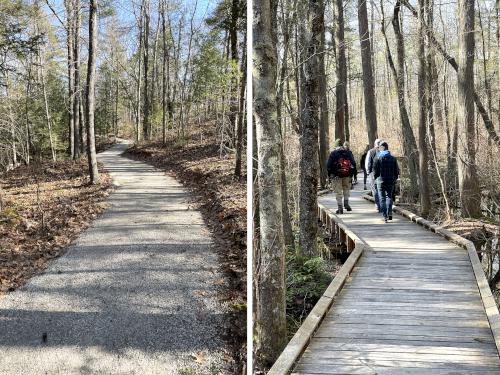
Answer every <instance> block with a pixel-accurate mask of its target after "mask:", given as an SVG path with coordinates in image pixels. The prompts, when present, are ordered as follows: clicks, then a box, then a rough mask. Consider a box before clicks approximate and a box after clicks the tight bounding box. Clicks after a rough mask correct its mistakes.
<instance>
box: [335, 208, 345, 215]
mask: <svg viewBox="0 0 500 375" xmlns="http://www.w3.org/2000/svg"><path fill="white" fill-rule="evenodd" d="M335 213H336V214H340V215H342V214H343V213H344V209H343V208H342V206H339V208H338V209H337V211H335Z"/></svg>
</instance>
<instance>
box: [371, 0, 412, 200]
mask: <svg viewBox="0 0 500 375" xmlns="http://www.w3.org/2000/svg"><path fill="white" fill-rule="evenodd" d="M380 7H381V10H382V15H383V14H384V7H383V2H382V1H381V2H380ZM400 10H401V4H400V2H399V1H396V4H395V5H394V14H393V16H392V26H393V29H394V34H395V36H396V43H397V44H396V46H397V64H398V67H397V69H396V66H395V64H394V60H393V58H392V54H391V50H390V48H389V42H388V40H387V36H386V32H385V24H384V23H383V21H382V34H383V35H384V39H385V45H386V49H387V55H388V63H389V67H390V68H391V70H392V75H393V78H394V84H395V86H396V92H397V96H398V106H399V116H400V120H401V134H402V137H403V144H402V146H403V154H404V155H405V157H406V161H407V166H408V173H409V176H410V185H409V191H408V198H409V200H410V201H414V200H415V199H416V198H417V196H418V191H419V189H418V178H419V174H420V172H419V167H418V151H417V142H416V140H415V136H414V134H413V129H412V127H411V123H410V117H409V115H408V111H407V108H406V100H405V48H404V39H403V34H402V32H401V25H400V20H399V14H400Z"/></svg>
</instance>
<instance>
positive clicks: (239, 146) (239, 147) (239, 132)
mask: <svg viewBox="0 0 500 375" xmlns="http://www.w3.org/2000/svg"><path fill="white" fill-rule="evenodd" d="M246 42H247V37H246V33H245V39H244V42H243V58H242V63H241V71H242V77H241V82H240V103H239V110H238V119H237V122H236V161H235V166H234V175H235V176H236V177H240V176H241V159H242V153H243V125H244V121H245V119H244V117H245V116H244V115H245V89H246V86H247V71H246V64H247V52H246Z"/></svg>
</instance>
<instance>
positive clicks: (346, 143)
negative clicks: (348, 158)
mask: <svg viewBox="0 0 500 375" xmlns="http://www.w3.org/2000/svg"><path fill="white" fill-rule="evenodd" d="M349 147H350V144H349V141H345V142H344V148H345V149H346V150H349Z"/></svg>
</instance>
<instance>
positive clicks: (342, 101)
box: [335, 0, 349, 142]
mask: <svg viewBox="0 0 500 375" xmlns="http://www.w3.org/2000/svg"><path fill="white" fill-rule="evenodd" d="M335 6H336V8H335V10H336V12H337V25H336V39H337V40H336V42H337V48H338V55H337V69H336V73H337V83H336V86H335V98H336V105H335V138H338V139H340V140H341V141H342V142H343V141H344V140H345V128H346V127H347V126H348V122H349V118H348V116H347V64H346V56H345V50H346V48H345V47H346V43H345V38H344V2H343V0H335Z"/></svg>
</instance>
